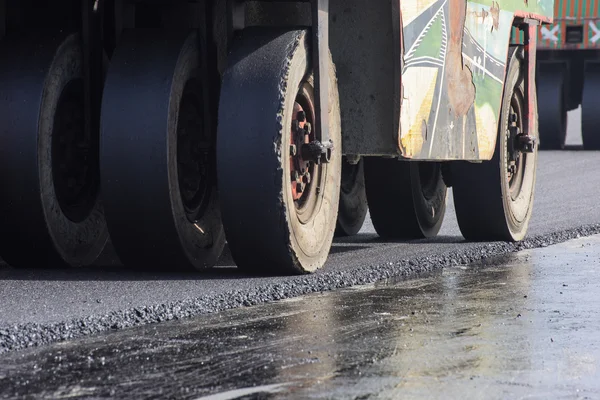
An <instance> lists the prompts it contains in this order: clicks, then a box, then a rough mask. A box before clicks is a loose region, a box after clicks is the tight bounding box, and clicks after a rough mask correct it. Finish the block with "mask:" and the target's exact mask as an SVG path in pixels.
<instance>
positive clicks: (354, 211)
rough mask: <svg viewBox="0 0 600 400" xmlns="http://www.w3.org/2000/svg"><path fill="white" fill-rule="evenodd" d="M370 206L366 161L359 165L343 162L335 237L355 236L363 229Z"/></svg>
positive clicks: (361, 161) (362, 160) (362, 159)
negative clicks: (366, 179)
mask: <svg viewBox="0 0 600 400" xmlns="http://www.w3.org/2000/svg"><path fill="white" fill-rule="evenodd" d="M368 211H369V206H368V204H367V192H366V190H365V160H364V158H361V159H360V160H359V162H358V164H350V163H349V162H348V161H346V160H344V161H342V183H341V190H340V204H339V208H338V219H337V227H336V229H335V235H336V236H338V237H341V236H353V235H356V234H357V233H358V232H359V231H360V228H362V226H363V223H364V221H365V218H366V216H367V212H368Z"/></svg>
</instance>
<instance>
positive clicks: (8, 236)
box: [0, 33, 108, 268]
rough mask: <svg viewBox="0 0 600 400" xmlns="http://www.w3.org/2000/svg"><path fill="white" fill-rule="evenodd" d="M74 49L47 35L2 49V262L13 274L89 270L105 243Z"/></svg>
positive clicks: (74, 44)
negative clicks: (61, 268)
mask: <svg viewBox="0 0 600 400" xmlns="http://www.w3.org/2000/svg"><path fill="white" fill-rule="evenodd" d="M80 42H81V41H80V39H79V37H78V35H76V34H71V35H65V34H58V35H54V34H52V33H48V34H46V35H35V34H34V35H30V36H27V37H19V38H16V37H5V38H4V39H3V40H2V42H0V60H2V62H1V63H0V143H1V145H0V187H1V188H2V189H1V190H2V195H1V196H0V221H1V222H0V224H1V229H0V257H2V258H3V259H4V261H6V262H7V263H9V264H10V265H12V266H15V267H38V268H48V267H57V266H68V265H70V266H81V265H87V264H90V263H92V262H93V261H94V260H95V259H96V258H97V256H98V255H99V254H100V252H101V251H102V249H103V248H104V245H105V243H106V241H107V238H108V232H107V229H106V224H105V221H104V213H103V207H102V203H101V201H100V199H99V188H100V185H99V183H100V182H99V174H98V156H97V154H98V133H97V132H89V131H86V128H85V124H84V107H83V103H84V97H83V93H84V92H83V90H84V89H83V79H82V78H83V67H82V64H83V56H82V52H81V47H80Z"/></svg>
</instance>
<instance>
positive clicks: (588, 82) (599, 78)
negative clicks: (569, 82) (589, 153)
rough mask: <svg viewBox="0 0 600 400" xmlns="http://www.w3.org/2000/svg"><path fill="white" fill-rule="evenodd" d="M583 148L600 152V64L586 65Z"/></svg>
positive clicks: (582, 102) (582, 103)
mask: <svg viewBox="0 0 600 400" xmlns="http://www.w3.org/2000/svg"><path fill="white" fill-rule="evenodd" d="M581 136H582V139H583V148H584V149H586V150H600V63H597V62H596V63H591V62H590V63H588V64H587V65H586V70H585V77H584V81H583V99H582V101H581Z"/></svg>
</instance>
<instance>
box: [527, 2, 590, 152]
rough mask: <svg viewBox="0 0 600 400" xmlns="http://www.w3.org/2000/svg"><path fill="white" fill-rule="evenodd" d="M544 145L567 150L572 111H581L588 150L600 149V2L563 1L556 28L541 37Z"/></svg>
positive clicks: (539, 71) (540, 94) (546, 28)
mask: <svg viewBox="0 0 600 400" xmlns="http://www.w3.org/2000/svg"><path fill="white" fill-rule="evenodd" d="M537 85H538V98H539V110H540V138H541V139H540V145H541V146H542V148H545V149H561V148H563V147H564V145H565V137H566V134H567V111H570V110H574V109H576V108H577V107H579V106H580V105H581V133H582V136H583V146H584V148H585V149H589V150H599V149H600V129H599V128H598V127H599V126H600V113H599V112H598V110H600V2H599V1H598V0H585V1H576V0H558V1H556V3H555V9H554V22H553V23H552V24H551V25H547V26H543V27H542V28H541V29H540V32H539V40H538V65H537Z"/></svg>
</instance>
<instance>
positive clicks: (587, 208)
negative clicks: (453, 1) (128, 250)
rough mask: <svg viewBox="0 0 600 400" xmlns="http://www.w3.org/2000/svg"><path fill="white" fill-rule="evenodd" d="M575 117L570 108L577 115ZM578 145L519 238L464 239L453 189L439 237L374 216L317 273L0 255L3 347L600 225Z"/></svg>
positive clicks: (508, 248)
mask: <svg viewBox="0 0 600 400" xmlns="http://www.w3.org/2000/svg"><path fill="white" fill-rule="evenodd" d="M577 117H578V115H577V114H576V113H575V114H573V113H570V118H572V119H573V118H575V119H576V118H577ZM570 122H572V120H570ZM576 130H577V131H576ZM580 143H581V139H580V136H578V129H576V128H572V127H570V131H569V138H568V144H570V145H573V146H574V147H573V149H572V150H564V151H552V152H545V151H542V152H540V156H539V166H538V175H537V187H536V196H535V209H534V214H533V217H532V220H531V223H530V227H529V234H528V238H527V239H526V240H524V241H523V242H520V243H517V244H509V243H499V242H495V243H467V242H465V241H464V239H463V238H462V236H461V235H460V232H459V230H458V225H457V223H456V218H455V215H454V209H453V204H452V196H451V192H450V194H449V199H448V207H447V214H446V218H445V221H444V225H443V227H442V231H441V232H440V235H439V237H437V238H435V239H433V240H422V241H413V242H394V243H384V242H382V241H381V240H379V239H378V237H377V235H376V234H375V232H374V230H373V227H372V225H371V223H370V221H368V220H367V221H366V222H365V225H364V227H363V230H362V231H361V233H360V234H359V235H357V236H355V237H352V238H346V239H339V240H336V241H335V243H334V245H333V248H332V251H331V255H330V257H329V260H328V262H327V264H326V266H325V267H324V268H323V269H322V270H320V271H318V272H317V273H315V274H312V275H305V276H293V277H250V276H245V275H243V274H241V273H240V272H238V271H237V269H236V268H235V267H234V266H233V262H232V260H231V258H230V257H229V255H228V253H227V251H226V253H225V254H224V256H223V257H222V259H221V262H220V265H219V266H218V267H217V268H215V269H213V270H211V271H208V272H203V273H197V274H173V273H164V274H158V273H144V272H139V271H131V270H126V269H123V268H121V267H119V266H118V264H117V262H116V261H115V257H114V255H113V253H112V251H111V249H110V246H109V247H108V248H107V250H106V252H105V254H104V255H103V256H102V257H101V259H100V260H99V261H98V266H94V267H90V268H84V269H67V270H43V269H32V270H17V269H14V268H11V267H8V266H6V265H4V264H1V263H0V299H1V300H0V353H2V352H7V351H10V350H16V349H22V348H26V347H32V346H36V345H40V344H45V343H51V342H55V341H60V340H64V339H69V338H74V337H80V336H84V335H88V334H91V333H97V332H102V331H107V330H115V329H121V328H126V327H132V326H138V325H143V324H146V323H153V322H162V321H167V320H173V319H181V318H185V317H190V316H196V315H205V314H209V313H215V312H217V311H222V310H225V309H230V308H236V307H240V306H248V305H255V304H260V303H264V302H268V301H272V300H281V299H286V298H293V297H297V296H300V295H303V294H308V293H314V292H323V291H328V290H331V289H336V288H342V287H350V286H353V285H357V284H367V283H373V282H376V281H379V280H382V279H388V278H396V279H397V278H403V277H409V276H410V277H416V276H418V275H419V274H426V273H430V272H432V271H436V270H440V269H441V268H443V267H449V266H455V265H458V264H463V265H464V264H467V263H469V262H472V261H477V260H480V259H482V258H486V257H489V256H492V255H498V254H502V253H510V252H515V251H518V250H522V249H529V248H534V247H544V246H548V245H550V244H554V243H559V242H564V241H566V240H568V239H572V238H577V237H580V236H587V235H592V234H596V233H600V208H599V207H598V200H597V199H598V198H600V168H599V167H600V152H590V151H582V150H578V149H577V145H578V144H580ZM248 256H251V255H248Z"/></svg>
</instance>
